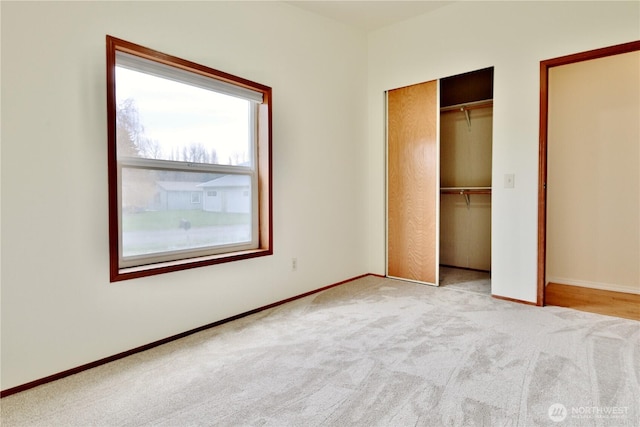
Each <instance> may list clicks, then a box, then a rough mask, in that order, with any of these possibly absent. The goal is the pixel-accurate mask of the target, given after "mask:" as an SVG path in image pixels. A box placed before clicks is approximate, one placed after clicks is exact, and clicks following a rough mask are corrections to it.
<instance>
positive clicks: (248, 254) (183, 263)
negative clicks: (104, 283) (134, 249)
mask: <svg viewBox="0 0 640 427" xmlns="http://www.w3.org/2000/svg"><path fill="white" fill-rule="evenodd" d="M267 255H273V251H272V250H271V249H251V250H246V251H238V252H230V253H225V254H217V255H209V256H203V257H198V258H187V259H183V260H178V261H168V262H161V263H157V264H149V265H143V266H139V267H128V268H116V269H115V271H113V270H112V273H111V282H119V281H123V280H129V279H137V278H140V277H147V276H154V275H157V274H164V273H170V272H173V271H180V270H187V269H190V268H196V267H203V266H207V265H215V264H223V263H226V262H232V261H239V260H243V259H250V258H257V257H262V256H267Z"/></svg>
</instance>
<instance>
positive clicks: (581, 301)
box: [544, 283, 640, 320]
mask: <svg viewBox="0 0 640 427" xmlns="http://www.w3.org/2000/svg"><path fill="white" fill-rule="evenodd" d="M544 300H545V304H546V305H556V306H560V307H567V308H573V309H575V310H580V311H588V312H590V313H598V314H604V315H607V316H615V317H622V318H624V319H632V320H640V295H638V294H628V293H624V292H614V291H605V290H603V289H592V288H585V287H582V286H573V285H563V284H559V283H549V284H547V286H545V289H544Z"/></svg>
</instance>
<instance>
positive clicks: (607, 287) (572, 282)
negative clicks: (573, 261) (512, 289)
mask: <svg viewBox="0 0 640 427" xmlns="http://www.w3.org/2000/svg"><path fill="white" fill-rule="evenodd" d="M549 282H552V283H557V284H559V285H569V286H582V287H583V288H591V289H601V290H603V291H612V292H624V293H627V294H637V295H640V287H639V286H636V287H635V288H632V287H627V286H621V285H614V284H611V283H599V282H590V281H588V280H579V279H570V278H567V277H554V276H548V277H547V283H549Z"/></svg>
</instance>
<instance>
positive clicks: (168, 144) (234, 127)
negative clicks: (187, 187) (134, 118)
mask: <svg viewBox="0 0 640 427" xmlns="http://www.w3.org/2000/svg"><path fill="white" fill-rule="evenodd" d="M116 81H117V85H116V99H117V103H118V105H119V106H120V105H122V104H123V102H124V101H125V100H127V99H132V100H133V101H134V104H135V108H136V110H137V113H138V119H139V121H140V123H141V124H142V126H143V127H144V136H145V137H146V138H148V139H150V140H151V141H155V142H157V143H158V146H159V149H158V150H157V152H158V154H155V155H154V156H155V157H154V158H157V159H162V160H182V161H191V159H189V158H186V159H185V158H183V154H184V153H185V152H189V150H193V149H194V147H195V148H196V149H200V150H202V149H204V150H205V152H206V153H207V155H208V159H209V160H208V161H207V162H210V163H216V164H234V165H235V164H242V163H244V162H247V161H249V160H250V155H249V147H250V144H249V138H250V126H249V123H250V104H251V103H250V102H249V101H247V100H244V99H240V98H236V97H233V96H229V95H224V94H220V93H217V92H214V91H211V90H207V89H201V88H199V87H195V86H191V85H189V84H184V83H180V82H176V81H173V80H169V79H165V78H161V77H156V76H152V75H149V74H146V73H142V72H138V71H134V70H130V69H127V68H123V67H116ZM185 150H186V151H185ZM212 152H215V160H214V161H212V160H213V156H212V155H211V153H212Z"/></svg>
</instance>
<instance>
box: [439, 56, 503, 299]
mask: <svg viewBox="0 0 640 427" xmlns="http://www.w3.org/2000/svg"><path fill="white" fill-rule="evenodd" d="M492 131H493V67H491V68H486V69H482V70H478V71H472V72H470V73H465V74H460V75H456V76H452V77H447V78H444V79H441V80H440V233H439V234H440V254H439V263H440V266H439V268H440V274H439V281H440V283H439V284H440V286H454V287H459V288H464V289H466V290H468V291H472V292H478V293H486V294H490V293H491V184H492V183H491V153H492V133H493V132H492Z"/></svg>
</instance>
